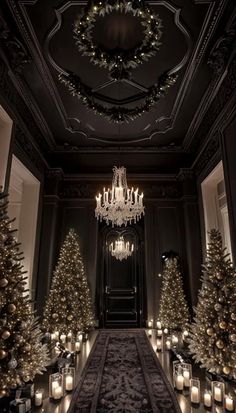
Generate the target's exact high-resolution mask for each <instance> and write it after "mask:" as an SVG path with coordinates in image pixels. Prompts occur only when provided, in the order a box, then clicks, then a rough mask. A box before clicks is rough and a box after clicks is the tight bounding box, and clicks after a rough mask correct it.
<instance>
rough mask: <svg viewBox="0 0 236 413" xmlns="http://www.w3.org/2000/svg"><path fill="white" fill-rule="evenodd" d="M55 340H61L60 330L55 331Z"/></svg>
mask: <svg viewBox="0 0 236 413" xmlns="http://www.w3.org/2000/svg"><path fill="white" fill-rule="evenodd" d="M54 336H55V340H59V331H55V332H54Z"/></svg>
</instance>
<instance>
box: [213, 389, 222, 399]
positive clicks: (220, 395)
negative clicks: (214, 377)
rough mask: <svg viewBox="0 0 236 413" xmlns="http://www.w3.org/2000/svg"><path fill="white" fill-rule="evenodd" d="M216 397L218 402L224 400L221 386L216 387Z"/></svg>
mask: <svg viewBox="0 0 236 413" xmlns="http://www.w3.org/2000/svg"><path fill="white" fill-rule="evenodd" d="M214 399H215V400H216V401H217V402H222V391H221V389H220V387H215V388H214Z"/></svg>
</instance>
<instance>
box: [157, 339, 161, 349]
mask: <svg viewBox="0 0 236 413" xmlns="http://www.w3.org/2000/svg"><path fill="white" fill-rule="evenodd" d="M157 350H158V351H160V350H161V340H157Z"/></svg>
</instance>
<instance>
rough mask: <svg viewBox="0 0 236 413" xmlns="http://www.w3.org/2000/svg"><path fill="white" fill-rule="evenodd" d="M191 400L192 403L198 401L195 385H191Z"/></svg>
mask: <svg viewBox="0 0 236 413" xmlns="http://www.w3.org/2000/svg"><path fill="white" fill-rule="evenodd" d="M191 402H192V403H199V402H200V394H199V388H198V387H197V386H193V387H192V388H191Z"/></svg>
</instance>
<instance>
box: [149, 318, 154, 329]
mask: <svg viewBox="0 0 236 413" xmlns="http://www.w3.org/2000/svg"><path fill="white" fill-rule="evenodd" d="M152 327H153V320H149V321H148V328H152Z"/></svg>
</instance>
